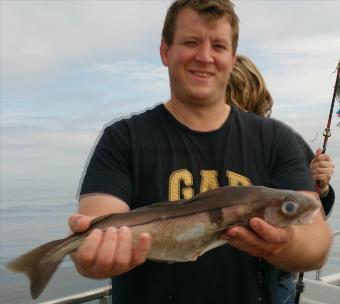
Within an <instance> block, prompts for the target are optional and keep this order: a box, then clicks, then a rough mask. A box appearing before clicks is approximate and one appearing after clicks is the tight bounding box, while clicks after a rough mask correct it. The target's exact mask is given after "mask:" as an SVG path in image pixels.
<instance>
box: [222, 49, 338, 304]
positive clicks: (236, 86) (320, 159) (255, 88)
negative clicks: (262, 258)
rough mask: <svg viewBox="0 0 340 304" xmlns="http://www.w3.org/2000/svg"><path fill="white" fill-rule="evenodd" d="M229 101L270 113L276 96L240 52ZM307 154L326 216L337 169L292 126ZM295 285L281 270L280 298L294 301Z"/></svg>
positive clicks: (289, 302)
mask: <svg viewBox="0 0 340 304" xmlns="http://www.w3.org/2000/svg"><path fill="white" fill-rule="evenodd" d="M226 96H227V103H228V104H230V105H232V106H235V107H237V108H239V109H241V110H244V111H247V112H254V113H256V114H258V115H261V116H264V117H270V114H271V110H272V106H273V99H272V97H271V95H270V93H269V91H268V90H267V87H266V85H265V82H264V79H263V77H262V75H261V73H260V72H259V70H258V69H257V68H256V66H255V64H254V63H253V62H252V61H251V60H250V59H249V58H247V57H245V56H242V55H238V56H237V60H236V63H235V65H234V69H233V71H232V73H231V74H230V78H229V83H228V86H227V89H226ZM290 129H291V130H292V132H293V133H294V134H295V136H296V139H297V141H298V143H299V145H300V147H301V149H302V150H303V152H304V154H305V159H306V163H307V166H310V171H311V174H312V177H313V180H314V182H315V185H316V187H315V188H316V191H317V192H318V193H319V195H320V199H321V202H322V205H323V209H324V212H325V214H326V216H329V214H330V212H331V209H332V207H333V204H334V200H335V193H334V190H333V188H332V186H331V185H330V184H329V181H330V179H331V177H332V175H333V173H334V164H333V162H332V159H331V158H330V157H329V155H327V154H323V153H322V149H318V150H317V151H316V154H314V153H313V151H312V150H311V148H310V147H309V145H308V144H307V143H306V141H305V140H304V139H303V138H302V136H301V135H300V134H299V133H297V132H296V131H295V130H293V129H292V128H290ZM295 292H296V287H295V284H294V281H293V274H291V273H287V272H283V271H279V274H278V290H277V302H278V303H281V304H294V298H295Z"/></svg>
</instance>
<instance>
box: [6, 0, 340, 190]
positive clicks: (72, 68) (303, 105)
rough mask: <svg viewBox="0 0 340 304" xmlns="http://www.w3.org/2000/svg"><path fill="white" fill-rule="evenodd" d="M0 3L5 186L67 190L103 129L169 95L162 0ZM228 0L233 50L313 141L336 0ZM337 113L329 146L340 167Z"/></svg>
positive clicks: (327, 91)
mask: <svg viewBox="0 0 340 304" xmlns="http://www.w3.org/2000/svg"><path fill="white" fill-rule="evenodd" d="M0 3H1V33H0V34H1V35H0V39H1V44H0V45H1V50H0V51H1V52H0V56H1V62H0V64H1V129H2V130H1V148H0V149H1V150H0V152H1V187H2V188H3V190H8V189H12V190H13V189H20V187H23V185H25V186H26V187H31V186H32V185H35V186H37V185H47V186H51V185H54V186H55V187H60V190H61V191H64V188H63V187H64V186H65V185H66V184H67V186H68V187H69V188H68V189H69V191H71V192H72V193H75V192H76V187H77V182H78V180H79V178H80V176H81V173H82V170H83V166H84V164H85V161H86V158H87V156H88V153H89V151H90V150H91V148H92V145H93V143H94V142H95V140H96V138H97V136H98V133H99V132H100V130H101V128H102V127H103V125H104V124H106V123H108V122H109V121H111V120H113V119H115V118H117V117H121V116H123V115H128V114H129V113H131V112H138V111H141V110H143V109H145V108H146V107H150V106H152V105H154V104H156V103H160V102H163V101H166V100H167V99H168V97H169V89H168V76H167V70H166V69H165V68H164V67H163V66H162V65H161V62H160V58H159V52H158V49H159V43H160V34H161V27H162V22H163V19H164V15H165V11H166V8H167V7H168V5H169V3H170V2H169V1H165V0H164V1H126V0H125V1H113V0H112V1H85V0H83V1H53V0H48V1H30V0H26V1H4V0H1V2H0ZM234 3H235V4H236V11H237V13H238V15H239V17H240V20H241V23H240V42H239V50H238V51H239V53H242V54H245V55H247V56H248V57H250V58H252V59H253V61H254V62H255V63H256V64H257V65H258V67H259V69H260V70H261V71H262V73H263V75H264V77H265V79H266V82H267V85H268V87H269V89H270V91H271V93H272V95H273V97H274V100H275V105H274V111H273V116H274V117H277V118H279V119H281V120H283V121H285V122H287V123H288V124H290V125H291V126H293V127H294V128H296V129H297V130H298V131H299V132H300V133H302V134H303V135H304V136H305V138H306V140H307V141H308V142H310V143H311V145H312V147H313V148H316V147H317V146H320V145H321V144H322V132H323V130H324V127H325V124H326V119H327V117H328V113H329V106H330V101H331V97H332V90H333V86H334V82H335V74H334V71H335V68H336V64H337V62H338V61H339V59H340V23H339V12H340V1H234ZM337 107H338V104H336V108H335V110H337ZM333 119H334V123H333V128H332V137H331V138H330V140H329V153H330V154H331V155H332V157H333V158H334V160H335V162H336V163H338V168H340V153H339V151H340V128H337V127H336V123H337V122H338V119H337V117H336V116H335V115H334V118H333ZM336 152H337V154H336ZM339 171H340V170H338V172H339ZM337 176H339V173H338V175H337ZM336 178H337V180H338V181H339V183H340V178H339V177H336ZM41 187H42V186H41ZM8 195H10V194H8Z"/></svg>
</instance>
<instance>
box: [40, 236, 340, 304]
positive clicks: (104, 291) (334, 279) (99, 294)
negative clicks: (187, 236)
mask: <svg viewBox="0 0 340 304" xmlns="http://www.w3.org/2000/svg"><path fill="white" fill-rule="evenodd" d="M339 235H340V230H337V231H335V232H334V233H333V238H335V237H336V236H339ZM321 272H322V269H319V270H317V271H316V276H315V279H316V280H318V281H322V282H325V283H328V284H332V285H338V286H340V273H336V274H331V275H327V276H323V277H321ZM110 295H111V286H110V285H109V286H105V287H101V288H96V289H92V290H88V291H84V292H80V293H77V294H74V295H71V296H67V297H63V298H59V299H55V300H50V301H46V302H41V303H39V304H81V303H87V302H89V301H93V300H98V301H99V302H98V304H109V303H110V302H109V301H110Z"/></svg>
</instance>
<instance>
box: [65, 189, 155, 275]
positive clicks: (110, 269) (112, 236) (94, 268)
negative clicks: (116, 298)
mask: <svg viewBox="0 0 340 304" xmlns="http://www.w3.org/2000/svg"><path fill="white" fill-rule="evenodd" d="M128 210H129V207H128V205H127V204H126V203H125V202H124V201H122V200H120V199H119V198H117V197H114V196H112V195H107V194H88V195H85V196H82V197H81V199H80V201H79V214H74V215H72V216H70V218H69V226H70V228H71V230H72V231H73V232H83V231H85V230H86V229H87V228H88V227H89V225H90V222H91V220H92V219H93V218H94V217H97V216H101V215H104V214H108V213H119V212H126V211H128ZM150 245H151V237H150V235H149V234H142V235H141V236H140V238H139V240H138V243H137V246H136V247H135V248H133V245H132V235H131V229H130V228H129V227H121V228H119V229H116V228H115V227H112V228H109V229H107V230H106V231H105V232H103V231H101V230H99V229H94V230H93V231H92V232H91V233H90V235H89V236H88V237H87V238H86V239H85V241H84V242H83V243H82V245H81V246H80V247H79V248H78V250H77V251H76V252H75V253H74V254H72V259H73V262H74V264H75V266H76V268H77V270H78V272H79V273H80V274H81V275H83V276H85V277H91V278H96V279H101V278H102V279H103V278H110V277H113V276H117V275H120V274H122V273H124V272H127V271H129V270H131V269H133V268H134V267H136V266H138V265H140V264H142V263H144V261H145V260H146V256H147V253H148V251H149V248H150Z"/></svg>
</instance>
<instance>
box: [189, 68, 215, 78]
mask: <svg viewBox="0 0 340 304" xmlns="http://www.w3.org/2000/svg"><path fill="white" fill-rule="evenodd" d="M190 73H191V74H193V75H195V76H197V77H200V78H208V77H211V76H213V75H214V74H213V73H211V72H205V71H193V70H191V71H190Z"/></svg>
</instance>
